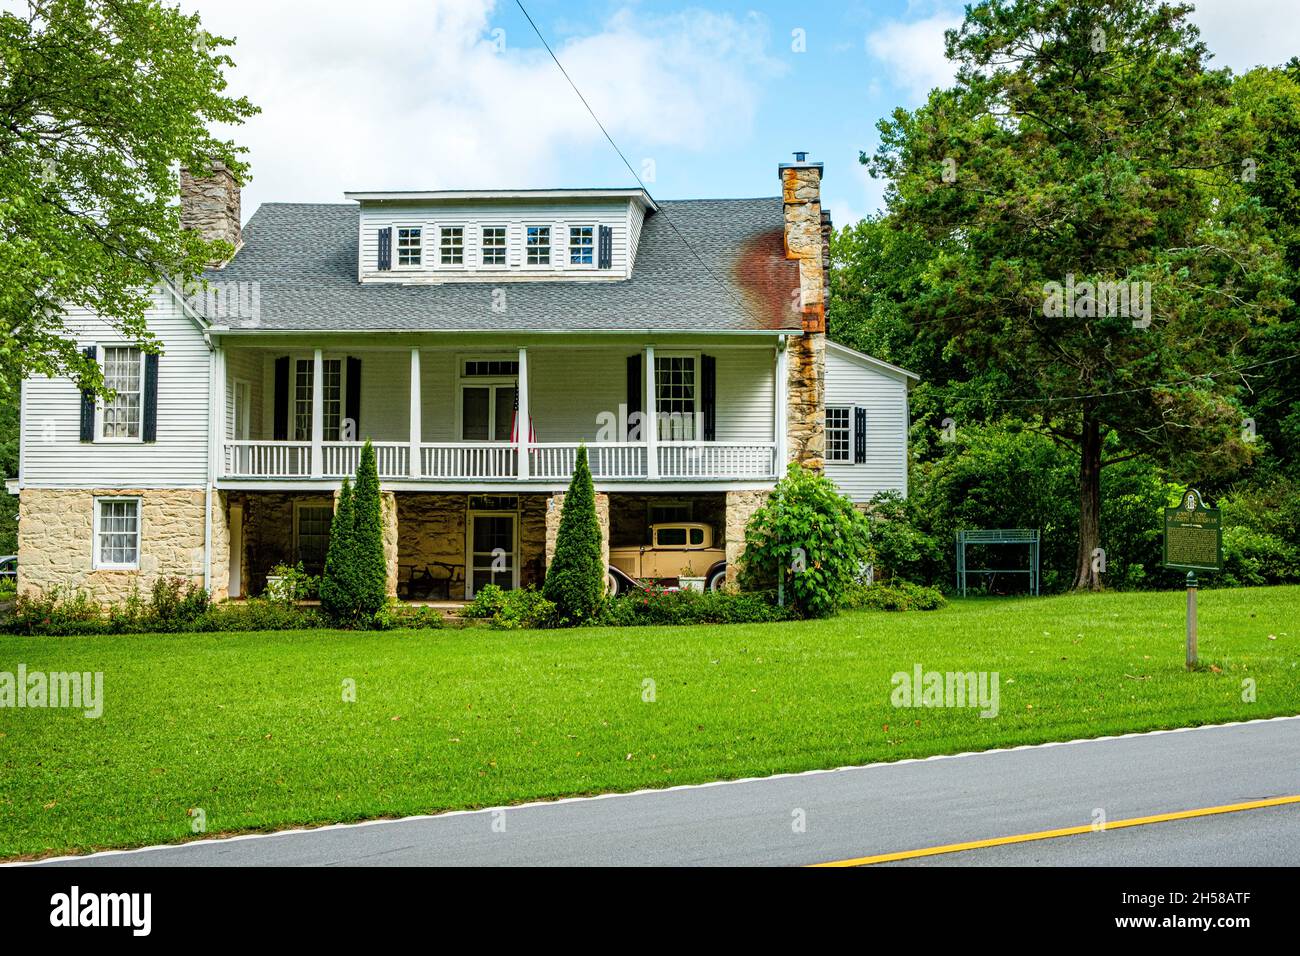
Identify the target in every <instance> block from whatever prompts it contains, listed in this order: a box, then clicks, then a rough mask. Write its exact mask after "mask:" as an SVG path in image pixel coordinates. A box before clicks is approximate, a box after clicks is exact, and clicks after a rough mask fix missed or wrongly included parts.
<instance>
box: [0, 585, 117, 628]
mask: <svg viewBox="0 0 1300 956" xmlns="http://www.w3.org/2000/svg"><path fill="white" fill-rule="evenodd" d="M108 628H109V619H108V616H107V615H105V613H104V609H103V608H102V607H100V606H99V604H98V603H96V602H95V601H92V600H91V599H90V596H89V595H88V594H85V593H83V592H81V591H77V592H75V593H73V594H72V596H70V597H68V598H64V597H63V591H62V589H61V588H58V587H53V588H50V590H49V591H47V592H45V593H44V594H42V595H39V596H32V595H28V594H23V595H19V597H18V600H16V601H15V602H14V609H13V616H12V618H11V619H10V621H9V629H10V630H11V631H12V632H13V633H15V634H27V635H34V636H46V635H80V634H104V633H107V632H108Z"/></svg>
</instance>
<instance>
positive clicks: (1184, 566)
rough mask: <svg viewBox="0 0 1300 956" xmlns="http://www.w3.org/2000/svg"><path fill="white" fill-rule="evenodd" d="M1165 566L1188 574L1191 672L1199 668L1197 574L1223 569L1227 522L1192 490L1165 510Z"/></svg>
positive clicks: (1188, 624) (1189, 668)
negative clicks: (1197, 663) (1175, 505)
mask: <svg viewBox="0 0 1300 956" xmlns="http://www.w3.org/2000/svg"><path fill="white" fill-rule="evenodd" d="M1164 565H1165V567H1167V568H1177V569H1179V570H1185V571H1186V572H1187V669H1188V670H1194V669H1195V667H1196V587H1197V581H1196V572H1197V571H1221V570H1223V521H1222V519H1221V518H1220V516H1219V509H1218V508H1207V507H1205V502H1204V501H1203V500H1202V499H1201V493H1200V492H1199V491H1197V490H1196V489H1195V488H1188V489H1187V492H1186V493H1185V494H1184V495H1183V497H1182V501H1181V503H1180V504H1179V505H1178V507H1177V508H1166V509H1165V553H1164Z"/></svg>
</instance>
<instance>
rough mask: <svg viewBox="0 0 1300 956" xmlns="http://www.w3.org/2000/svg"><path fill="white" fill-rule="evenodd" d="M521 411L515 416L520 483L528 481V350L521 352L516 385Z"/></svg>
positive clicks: (517, 470) (517, 471)
mask: <svg viewBox="0 0 1300 956" xmlns="http://www.w3.org/2000/svg"><path fill="white" fill-rule="evenodd" d="M515 388H516V389H517V391H516V392H515V394H516V395H517V396H518V403H519V411H518V412H517V413H516V415H515V431H516V433H517V434H518V435H519V464H518V466H517V468H516V474H517V475H518V477H519V480H520V481H527V480H528V432H529V428H528V425H529V422H530V421H531V419H530V418H529V417H528V414H529V412H528V349H520V350H519V381H517V382H516V383H515Z"/></svg>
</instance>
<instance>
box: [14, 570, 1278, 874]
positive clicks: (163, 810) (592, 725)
mask: <svg viewBox="0 0 1300 956" xmlns="http://www.w3.org/2000/svg"><path fill="white" fill-rule="evenodd" d="M1183 606H1184V598H1183V595H1182V594H1181V593H1161V594H1103V595H1088V596H1077V597H1076V596H1067V597H1056V598H1041V599H1022V600H969V601H959V602H956V603H954V604H953V605H952V606H950V607H949V608H947V609H945V610H943V611H939V612H933V613H912V614H888V613H870V612H868V613H855V614H846V615H843V616H841V617H838V618H835V619H833V620H830V621H822V622H801V623H794V624H772V625H755V626H733V627H697V628H680V629H673V628H628V629H591V630H577V631H550V632H526V633H507V632H494V631H486V630H468V631H450V630H449V631H426V632H391V633H364V634H357V633H345V632H314V633H312V632H308V633H293V634H283V633H266V634H239V635H183V636H162V635H151V636H130V637H103V638H62V639H49V638H44V639H29V638H13V637H0V671H10V672H14V671H16V670H17V666H18V664H19V663H24V664H26V665H27V668H28V671H29V672H30V671H66V670H79V671H102V672H103V673H104V697H105V704H104V713H103V716H102V717H101V718H99V719H97V720H90V719H86V718H85V717H84V716H82V715H81V713H80V712H74V711H68V710H49V709H47V710H33V709H27V710H15V709H0V858H5V857H15V856H28V855H43V854H49V853H54V852H66V851H87V850H92V849H97V848H104V847H129V846H139V845H144V844H150V843H157V842H166V841H174V840H181V839H185V838H188V837H190V836H191V816H190V812H191V810H193V809H197V808H201V809H202V811H203V812H204V815H205V817H206V824H207V831H208V833H209V834H211V833H218V832H229V831H238V830H247V829H262V828H265V829H271V828H277V827H285V826H289V825H292V824H311V823H324V822H337V821H351V820H359V819H363V818H367V817H380V816H389V815H401V814H412V813H425V812H432V811H438V810H444V809H450V808H466V807H482V806H491V805H498V804H505V803H509V802H512V801H523V800H529V799H537V798H548V797H559V796H564V795H572V794H587V793H596V792H602V791H618V790H633V789H637V788H642V787H663V786H670V785H674V784H684V783H696V782H701V781H706V780H717V779H724V778H736V777H746V776H757V775H764V774H772V773H777V772H784V771H800V770H808V769H812V768H825V767H835V766H841V765H845V764H860V763H870V762H873V761H882V760H897V759H900V758H904V757H921V756H927V755H931V754H939V753H953V752H959V751H965V750H979V749H986V748H990V747H1000V746H1008V745H1014V744H1025V743H1037V742H1042V741H1049V740H1067V739H1071V738H1077V737H1089V736H1097V735H1103V734H1113V733H1121V732H1126V731H1141V730H1151V729H1156V728H1169V727H1179V726H1187V725H1195V724H1202V723H1216V722H1223V721H1230V720H1243V719H1250V718H1259V717H1269V716H1276V715H1280V714H1296V713H1300V666H1298V664H1300V588H1296V587H1289V588H1264V589H1249V590H1236V591H1203V592H1202V593H1201V658H1202V661H1203V663H1204V664H1205V666H1204V667H1203V669H1201V670H1199V671H1197V672H1194V673H1188V672H1186V671H1185V670H1184V669H1183V620H1184V618H1183ZM1270 635H1272V637H1270ZM917 663H919V664H921V665H922V666H923V667H924V668H925V669H926V670H937V671H971V670H974V671H997V672H998V673H999V674H1000V678H1001V686H1000V701H999V703H1000V712H999V714H998V716H997V717H996V718H993V719H982V718H981V717H980V716H979V715H978V713H977V712H976V711H974V710H970V709H906V710H905V709H896V708H894V707H893V706H892V705H891V703H890V693H891V690H892V685H891V682H890V677H891V675H892V674H894V673H895V672H898V671H907V672H910V671H911V670H912V669H913V666H914V665H915V664H917ZM1246 678H1249V679H1251V680H1253V681H1254V682H1255V687H1256V700H1255V701H1254V702H1246V701H1243V680H1244V679H1246ZM345 680H353V681H355V682H356V701H355V703H348V702H345V701H344V700H343V693H342V690H343V685H344V681H345ZM647 681H653V682H654V684H653V697H654V700H653V701H652V702H650V701H646V700H643V697H645V696H650V695H649V693H648V690H647V688H648V687H649V686H650V685H648V684H647V683H646V682H647Z"/></svg>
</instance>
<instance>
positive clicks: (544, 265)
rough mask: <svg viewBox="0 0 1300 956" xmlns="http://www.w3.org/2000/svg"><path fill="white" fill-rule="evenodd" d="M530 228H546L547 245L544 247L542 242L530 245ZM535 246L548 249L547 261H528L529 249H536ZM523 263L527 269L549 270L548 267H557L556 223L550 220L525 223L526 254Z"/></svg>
mask: <svg viewBox="0 0 1300 956" xmlns="http://www.w3.org/2000/svg"><path fill="white" fill-rule="evenodd" d="M529 229H545V230H546V245H545V246H544V247H543V246H542V245H541V244H540V243H539V244H538V245H537V246H530V245H529V244H528V230H529ZM534 248H535V249H541V248H545V249H546V261H545V262H529V261H528V250H529V249H534ZM522 265H523V267H524V268H525V269H538V270H547V269H554V268H555V224H554V223H550V222H530V223H525V224H524V255H523V263H522Z"/></svg>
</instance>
